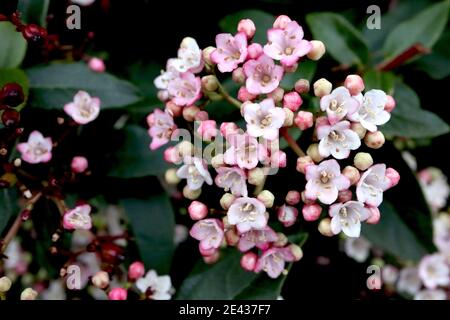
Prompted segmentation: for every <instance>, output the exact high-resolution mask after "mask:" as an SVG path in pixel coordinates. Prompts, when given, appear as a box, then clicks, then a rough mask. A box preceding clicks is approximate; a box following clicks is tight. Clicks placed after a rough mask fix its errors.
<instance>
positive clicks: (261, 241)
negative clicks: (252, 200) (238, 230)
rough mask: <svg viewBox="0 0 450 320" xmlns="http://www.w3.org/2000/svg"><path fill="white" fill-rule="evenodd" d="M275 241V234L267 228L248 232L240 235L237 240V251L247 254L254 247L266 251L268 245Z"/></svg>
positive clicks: (276, 237)
mask: <svg viewBox="0 0 450 320" xmlns="http://www.w3.org/2000/svg"><path fill="white" fill-rule="evenodd" d="M277 240H278V236H277V233H276V232H275V231H273V230H272V229H271V228H270V227H269V226H266V227H265V228H263V229H261V230H250V231H247V232H245V233H242V234H241V235H240V238H239V243H238V249H239V250H240V251H241V252H247V251H248V250H250V249H252V248H254V247H257V248H258V249H261V250H266V249H267V248H268V247H269V245H270V243H272V242H275V241H277Z"/></svg>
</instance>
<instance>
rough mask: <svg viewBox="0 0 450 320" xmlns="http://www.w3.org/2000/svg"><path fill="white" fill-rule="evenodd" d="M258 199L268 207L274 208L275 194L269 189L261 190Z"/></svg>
mask: <svg viewBox="0 0 450 320" xmlns="http://www.w3.org/2000/svg"><path fill="white" fill-rule="evenodd" d="M257 198H258V200H259V201H261V202H262V203H263V204H264V206H265V207H266V208H272V206H273V202H274V201H275V196H274V195H273V193H272V192H270V191H269V190H263V191H261V192H260V193H259V194H258V196H257Z"/></svg>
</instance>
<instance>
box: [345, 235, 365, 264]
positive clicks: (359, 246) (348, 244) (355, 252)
mask: <svg viewBox="0 0 450 320" xmlns="http://www.w3.org/2000/svg"><path fill="white" fill-rule="evenodd" d="M344 249H345V253H346V254H347V256H349V257H350V258H353V259H355V261H357V262H360V263H362V262H364V261H366V259H367V257H369V253H370V242H369V241H367V239H366V238H364V237H359V238H346V239H345V243H344Z"/></svg>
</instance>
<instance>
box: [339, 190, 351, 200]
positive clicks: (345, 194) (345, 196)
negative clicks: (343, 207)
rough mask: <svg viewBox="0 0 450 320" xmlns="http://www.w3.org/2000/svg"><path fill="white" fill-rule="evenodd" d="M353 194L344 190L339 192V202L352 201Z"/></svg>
mask: <svg viewBox="0 0 450 320" xmlns="http://www.w3.org/2000/svg"><path fill="white" fill-rule="evenodd" d="M352 195H353V194H352V192H351V191H350V190H349V189H344V190H341V191H339V192H338V202H342V203H343V202H347V201H350V200H352Z"/></svg>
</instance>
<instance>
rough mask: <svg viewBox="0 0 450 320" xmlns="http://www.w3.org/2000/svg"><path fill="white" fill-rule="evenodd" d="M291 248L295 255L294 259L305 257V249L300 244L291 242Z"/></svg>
mask: <svg viewBox="0 0 450 320" xmlns="http://www.w3.org/2000/svg"><path fill="white" fill-rule="evenodd" d="M289 250H290V251H291V253H292V255H293V256H294V261H299V260H300V259H301V258H303V250H302V248H300V247H299V246H298V245H296V244H294V243H291V244H290V245H289Z"/></svg>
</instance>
